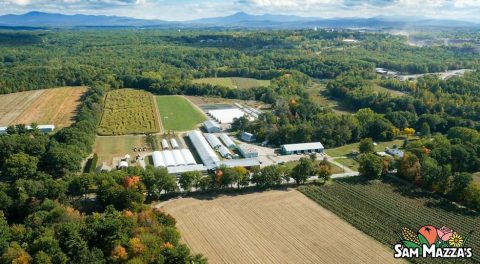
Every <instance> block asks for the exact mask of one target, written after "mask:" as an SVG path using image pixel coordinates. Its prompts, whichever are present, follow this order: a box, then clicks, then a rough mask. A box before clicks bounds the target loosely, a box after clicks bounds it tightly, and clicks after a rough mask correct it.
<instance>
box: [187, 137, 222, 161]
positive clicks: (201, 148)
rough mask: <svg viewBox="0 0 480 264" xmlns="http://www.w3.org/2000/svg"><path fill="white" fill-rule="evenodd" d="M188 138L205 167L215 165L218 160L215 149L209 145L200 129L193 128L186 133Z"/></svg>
mask: <svg viewBox="0 0 480 264" xmlns="http://www.w3.org/2000/svg"><path fill="white" fill-rule="evenodd" d="M188 138H189V139H190V141H191V142H192V144H193V146H194V147H195V149H196V150H197V153H198V155H199V156H200V159H202V162H203V164H204V165H205V166H206V167H207V168H214V167H216V163H217V162H219V161H220V159H219V158H218V156H217V154H216V153H215V151H214V150H213V149H212V148H211V147H210V145H209V144H208V142H207V140H206V139H205V138H204V137H203V135H202V133H200V131H198V130H195V131H191V132H189V133H188Z"/></svg>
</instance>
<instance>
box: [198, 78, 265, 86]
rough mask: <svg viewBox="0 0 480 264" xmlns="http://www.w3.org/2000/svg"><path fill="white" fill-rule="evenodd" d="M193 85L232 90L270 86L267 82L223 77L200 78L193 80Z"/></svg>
mask: <svg viewBox="0 0 480 264" xmlns="http://www.w3.org/2000/svg"><path fill="white" fill-rule="evenodd" d="M193 82H194V83H204V84H211V85H218V86H225V87H228V88H232V89H237V88H238V89H248V88H253V87H267V86H270V81H269V80H257V79H252V78H240V77H225V78H202V79H196V80H193Z"/></svg>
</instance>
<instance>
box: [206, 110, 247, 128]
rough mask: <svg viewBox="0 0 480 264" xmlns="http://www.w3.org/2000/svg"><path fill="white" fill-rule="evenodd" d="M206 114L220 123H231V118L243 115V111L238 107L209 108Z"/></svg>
mask: <svg viewBox="0 0 480 264" xmlns="http://www.w3.org/2000/svg"><path fill="white" fill-rule="evenodd" d="M208 114H209V115H210V116H211V117H212V118H213V119H215V120H216V121H217V122H219V123H220V124H231V123H233V119H235V118H240V117H242V116H244V115H245V113H244V112H243V111H242V110H240V109H238V108H229V109H217V110H210V111H208Z"/></svg>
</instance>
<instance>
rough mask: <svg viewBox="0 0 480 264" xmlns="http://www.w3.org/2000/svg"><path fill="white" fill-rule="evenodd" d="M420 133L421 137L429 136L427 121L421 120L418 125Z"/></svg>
mask: <svg viewBox="0 0 480 264" xmlns="http://www.w3.org/2000/svg"><path fill="white" fill-rule="evenodd" d="M420 134H421V135H422V137H429V136H430V135H431V131H430V125H428V123H427V122H423V123H422V125H421V126H420Z"/></svg>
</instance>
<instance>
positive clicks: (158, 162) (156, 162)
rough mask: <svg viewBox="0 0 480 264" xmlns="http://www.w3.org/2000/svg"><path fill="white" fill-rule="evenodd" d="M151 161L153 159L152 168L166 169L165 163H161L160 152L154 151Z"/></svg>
mask: <svg viewBox="0 0 480 264" xmlns="http://www.w3.org/2000/svg"><path fill="white" fill-rule="evenodd" d="M152 159H153V166H154V167H155V168H158V167H166V166H165V162H164V161H163V157H162V153H160V151H154V152H153V155H152Z"/></svg>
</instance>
